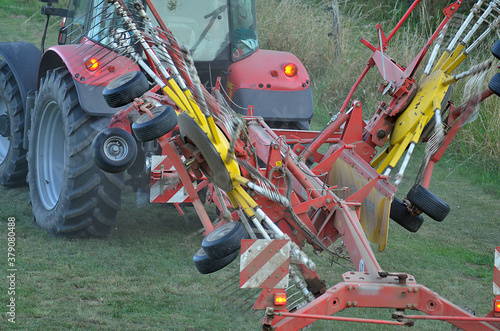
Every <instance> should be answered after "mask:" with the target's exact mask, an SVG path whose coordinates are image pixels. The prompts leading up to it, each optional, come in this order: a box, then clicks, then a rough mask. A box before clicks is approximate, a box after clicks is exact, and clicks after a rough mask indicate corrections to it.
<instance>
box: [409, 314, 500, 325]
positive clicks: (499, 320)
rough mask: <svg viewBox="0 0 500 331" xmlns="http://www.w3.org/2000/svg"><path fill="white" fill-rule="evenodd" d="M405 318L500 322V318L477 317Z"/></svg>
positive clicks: (413, 316)
mask: <svg viewBox="0 0 500 331" xmlns="http://www.w3.org/2000/svg"><path fill="white" fill-rule="evenodd" d="M403 318H408V319H414V320H434V321H476V322H495V323H497V322H500V318H495V317H475V316H428V315H403Z"/></svg>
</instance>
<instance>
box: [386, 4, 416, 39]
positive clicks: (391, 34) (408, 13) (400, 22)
mask: <svg viewBox="0 0 500 331" xmlns="http://www.w3.org/2000/svg"><path fill="white" fill-rule="evenodd" d="M420 1H421V0H415V1H414V2H413V4H412V5H411V6H410V8H408V10H407V11H406V13H405V14H404V15H403V17H401V19H400V20H399V22H398V23H397V24H396V26H395V27H394V29H392V31H391V33H390V34H389V36H388V37H387V38H386V40H387V42H389V41H390V40H391V39H392V37H394V35H395V34H396V32H397V31H398V30H399V28H400V27H401V25H403V23H404V22H405V21H406V19H407V18H408V16H410V14H411V12H412V11H413V9H415V7H416V6H417V5H418V3H419V2H420Z"/></svg>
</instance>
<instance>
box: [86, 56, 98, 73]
mask: <svg viewBox="0 0 500 331" xmlns="http://www.w3.org/2000/svg"><path fill="white" fill-rule="evenodd" d="M85 66H86V67H87V69H89V70H90V71H96V70H97V69H99V61H98V60H97V59H96V58H94V57H91V58H90V59H88V60H87V61H85Z"/></svg>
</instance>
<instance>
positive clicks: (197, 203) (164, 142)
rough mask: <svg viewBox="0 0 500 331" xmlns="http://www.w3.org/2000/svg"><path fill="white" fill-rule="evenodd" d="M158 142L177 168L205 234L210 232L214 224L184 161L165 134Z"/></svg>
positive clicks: (164, 153)
mask: <svg viewBox="0 0 500 331" xmlns="http://www.w3.org/2000/svg"><path fill="white" fill-rule="evenodd" d="M158 142H159V143H160V146H161V150H162V153H163V155H168V156H169V160H170V162H172V164H173V165H174V167H175V170H177V173H178V174H179V177H180V179H181V181H182V184H183V185H184V187H185V188H186V191H187V193H188V194H189V198H190V199H191V202H192V203H193V206H194V209H195V210H196V213H197V214H198V217H199V218H200V221H201V223H202V224H203V227H204V228H205V230H206V232H205V234H208V233H210V232H212V230H213V229H214V226H213V225H212V222H211V221H210V218H209V217H208V214H207V211H206V210H205V207H204V206H203V203H202V202H201V200H200V198H199V196H198V193H197V192H196V189H195V187H194V185H193V183H192V182H191V176H190V175H189V173H188V172H187V170H186V168H185V167H184V163H183V162H182V160H181V159H180V157H179V155H178V154H177V153H176V151H175V150H174V148H173V147H172V146H171V145H170V143H169V141H168V139H167V138H166V137H165V136H163V137H161V138H158Z"/></svg>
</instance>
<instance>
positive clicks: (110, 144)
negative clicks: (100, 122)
mask: <svg viewBox="0 0 500 331" xmlns="http://www.w3.org/2000/svg"><path fill="white" fill-rule="evenodd" d="M92 153H93V156H94V162H95V163H96V165H97V166H98V167H99V168H101V169H102V170H104V171H106V172H111V173H118V172H122V171H125V170H127V169H128V168H129V167H130V166H131V165H132V164H133V163H134V161H135V158H136V157H137V143H136V141H135V139H134V137H132V135H131V134H130V133H128V132H127V131H126V130H124V129H120V128H106V129H104V130H103V131H101V132H99V133H98V134H97V136H95V138H94V141H93V142H92Z"/></svg>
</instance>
